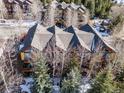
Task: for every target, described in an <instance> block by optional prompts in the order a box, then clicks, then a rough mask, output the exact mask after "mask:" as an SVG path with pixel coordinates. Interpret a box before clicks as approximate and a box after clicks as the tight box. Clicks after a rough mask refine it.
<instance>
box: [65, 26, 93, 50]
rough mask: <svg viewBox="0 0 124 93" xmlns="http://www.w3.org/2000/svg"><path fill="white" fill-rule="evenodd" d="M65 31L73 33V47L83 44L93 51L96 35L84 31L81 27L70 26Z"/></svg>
mask: <svg viewBox="0 0 124 93" xmlns="http://www.w3.org/2000/svg"><path fill="white" fill-rule="evenodd" d="M65 31H67V32H70V33H73V34H74V36H73V39H72V41H71V45H72V47H77V45H81V46H82V47H84V48H85V49H87V50H89V51H91V45H92V40H93V38H94V35H93V34H91V33H88V32H82V31H80V30H79V29H77V28H75V27H73V26H70V27H68V28H67V29H65Z"/></svg>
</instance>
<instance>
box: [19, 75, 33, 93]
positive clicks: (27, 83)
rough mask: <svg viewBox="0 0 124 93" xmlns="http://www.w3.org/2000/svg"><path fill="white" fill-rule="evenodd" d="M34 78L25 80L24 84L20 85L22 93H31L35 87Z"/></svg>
mask: <svg viewBox="0 0 124 93" xmlns="http://www.w3.org/2000/svg"><path fill="white" fill-rule="evenodd" d="M33 82H34V80H33V78H31V77H27V78H24V84H22V85H20V88H21V92H26V93H31V87H32V86H33Z"/></svg>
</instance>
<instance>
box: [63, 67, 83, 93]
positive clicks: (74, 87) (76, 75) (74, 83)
mask: <svg viewBox="0 0 124 93" xmlns="http://www.w3.org/2000/svg"><path fill="white" fill-rule="evenodd" d="M80 81H81V74H80V71H79V70H78V68H77V67H74V68H73V69H72V70H71V72H70V73H69V74H68V76H67V78H66V79H64V80H63V82H62V88H61V93H79V91H78V88H79V85H80Z"/></svg>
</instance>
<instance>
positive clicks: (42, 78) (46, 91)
mask: <svg viewBox="0 0 124 93" xmlns="http://www.w3.org/2000/svg"><path fill="white" fill-rule="evenodd" d="M35 67H36V71H35V87H36V91H37V93H51V89H52V85H51V84H52V83H51V81H50V76H49V74H48V73H47V72H48V68H47V65H46V61H45V60H44V59H43V58H40V59H38V63H37V64H36V66H35Z"/></svg>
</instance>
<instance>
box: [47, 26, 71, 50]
mask: <svg viewBox="0 0 124 93" xmlns="http://www.w3.org/2000/svg"><path fill="white" fill-rule="evenodd" d="M48 31H49V32H51V33H53V34H54V36H55V40H56V46H58V47H59V48H61V49H63V50H65V51H66V50H67V49H68V47H69V44H70V42H71V39H72V37H73V34H71V33H68V32H64V31H63V30H62V29H60V28H58V27H56V26H53V27H51V28H49V29H48Z"/></svg>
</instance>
